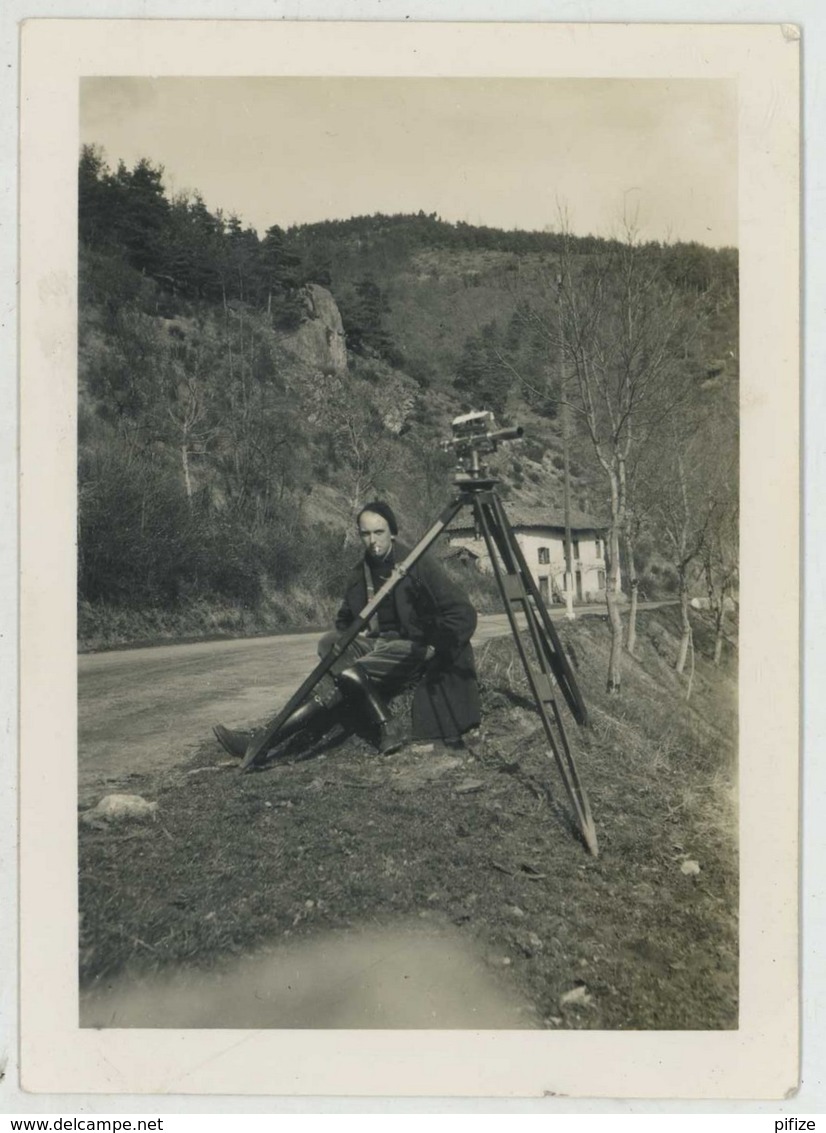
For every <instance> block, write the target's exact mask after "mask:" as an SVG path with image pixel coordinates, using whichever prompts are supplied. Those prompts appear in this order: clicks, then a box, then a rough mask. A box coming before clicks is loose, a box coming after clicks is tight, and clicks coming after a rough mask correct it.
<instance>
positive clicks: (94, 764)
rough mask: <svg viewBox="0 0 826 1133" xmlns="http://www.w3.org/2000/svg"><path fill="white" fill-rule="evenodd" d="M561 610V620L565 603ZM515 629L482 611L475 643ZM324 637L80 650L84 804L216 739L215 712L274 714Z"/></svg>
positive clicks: (231, 720)
mask: <svg viewBox="0 0 826 1133" xmlns="http://www.w3.org/2000/svg"><path fill="white" fill-rule="evenodd" d="M604 610H605V607H604V606H593V607H587V608H585V609H583V610H581V611H579V612H581V613H585V612H592V613H602V612H604ZM552 616H553V617H554V618H555V619H559V618H562V617H563V616H564V611H561V610H560V611H555V612H554V613H553V614H552ZM507 632H508V622H507V618H506V616H505V614H490V615H486V616H483V617H481V618H480V619H479V628H478V630H477V633H476V636H475V638H474V645H479V644H481V643H482V642H484V641H487V640H489V639H490V638H492V637H498V636H501V635H502V634H505V633H507ZM318 637H319V634H317V633H310V634H307V633H297V634H285V635H283V636H279V637H256V638H243V639H241V640H236V641H205V642H197V643H195V644H189V645H161V646H155V647H152V648H149V649H129V650H124V651H122V652H114V653H87V654H81V655H80V656H79V658H78V785H79V793H80V800H81V802H82V803H83V804H84V805H86V804H88V803H93V802H95V801H97V799H98V798H99V797H100V796H101V794H103V793H105V791H106V790H107V789H114V787H115V785H117V784H118V783H122V779H123V776H124V775H125V774H127V773H128V772H130V771H150V770H153V769H156V768H160V767H168V766H170V765H171V764H174V763H179V762H182V761H183V760H185V759H187V758H188V757H189V756H191V755H193V754H194V753H195V752H196V751H197V750H198V748H199V747H200V746H201V745H202V744H203V743H204V741H205V740H206V739H208V738H209V737H210V726H211V725H212V723H213V722H214V721H216V720H220V721H221V722H222V723H224V724H227V725H228V726H229V727H236V728H237V727H244V726H247V725H249V724H251V723H255V722H258V721H261V720H262V719H264V718H266V717H267V716H269V715H274V713H275V712H276V711H277V710H278V708H279V707H280V706H281V705H282V704H283V703H284V702H285V701H286V700H287V698H288V697H289V695H290V694H291V693H292V692H294V691H295V689H296V688H297V687H298V685H299V684H300V683H301V681H302V680H303V679H304V677H306V675H307V674H308V673H309V672H310V670H311V669H312V667H313V665H314V664H315V662H316V660H317V656H316V642H317V640H318Z"/></svg>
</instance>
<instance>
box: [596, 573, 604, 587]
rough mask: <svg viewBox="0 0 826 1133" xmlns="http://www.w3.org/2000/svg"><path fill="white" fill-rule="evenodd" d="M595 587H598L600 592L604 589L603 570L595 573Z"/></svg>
mask: <svg viewBox="0 0 826 1133" xmlns="http://www.w3.org/2000/svg"><path fill="white" fill-rule="evenodd" d="M597 586H598V587H599V589H600V590H604V589H605V571H604V570H598V571H597Z"/></svg>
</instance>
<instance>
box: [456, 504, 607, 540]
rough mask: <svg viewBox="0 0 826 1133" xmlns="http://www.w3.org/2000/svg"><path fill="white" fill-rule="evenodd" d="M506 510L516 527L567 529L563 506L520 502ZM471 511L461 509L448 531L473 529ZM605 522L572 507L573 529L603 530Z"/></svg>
mask: <svg viewBox="0 0 826 1133" xmlns="http://www.w3.org/2000/svg"><path fill="white" fill-rule="evenodd" d="M505 512H506V513H507V516H508V519H509V520H510V524H511V527H514V528H517V527H518V528H526V527H527V528H548V527H551V528H554V529H556V530H559V531H564V530H565V512H564V510H563V509H562V508H561V507H548V508H540V507H520V506H519V505H518V504H507V503H506V504H505ZM468 520H469V513H468V512H466V511H461V512H460V513H459V515H458V516H457V517H456V519H454V520H453V522H452V523H451V524H450V525H449V526H448V529H447V530H448V532H449V533H451V532H454V533H456V534H458V533H459V532H465V531H473V524H472V523H470V522H469V521H468ZM604 527H605V523H604V522H600V520H598V519H596V518H595V517H594V516H592V515H587V514H586V513H585V512H582V511H578V510H577V509H576V508H571V530H572V531H602V530H603V529H604Z"/></svg>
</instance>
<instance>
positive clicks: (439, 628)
mask: <svg viewBox="0 0 826 1133" xmlns="http://www.w3.org/2000/svg"><path fill="white" fill-rule="evenodd" d="M408 554H409V548H407V547H404V546H402V545H401V544H399V543H396V544H395V558H396V562H397V563H398V562H401V561H402V560H403V559H405V558H406V557H407V555H408ZM392 598H393V599H394V600H395V603H396V614H397V616H398V620H399V625H400V626H401V633H402V636H403V637H406V638H409V639H410V640H411V641H415V642H418V643H420V644H422V645H432V646H433V648H434V650H435V656H434V657H433V659H432V660H431V661H430V662H429V663H428V665H427V667H426V669H425V671H424V675H423V676H422V678H421V680H420V681H419V683H418V685H417V686H416V690H415V692H414V694H413V737H414V739H419V740H425V739H452V738H454V737H456V736H460V735H461V734H462V733H463V732H466V731H467V730H468V728H473V727H475V726H476V725H477V724H478V723H479V719H480V707H479V686H478V684H477V681H476V667H475V665H474V661H473V648H472V646H471V644H470V639H471V637H473V634H474V631H475V629H476V611H475V610H474V608H473V606H472V605H471V603H470V601H469V599H468V597H467V595H466V594H465V592H464V591H463V590H462V588H461V586H458V585H457V584H456V583H455V582H453V581H452V580H451V579H450V578H448V576H447V574H446V573H445V571H444V570H443V568H442V567H441V566H440V565H439V564H438V563H437V562H436V561H435V560H434V559H432V558H430V556H429V555H423V556H422V558H420V559H419V560H418V562H416V563H415V564H414V565H413V566H412V567H411V568H410V570H409V571H408V573H407V574H406V575H405V577H404V578H403V579H402V580H401V581H400V582H399V583H397V585H396V587H395V589H394V590H393V593H392ZM366 605H367V586H366V583H365V579H364V562H363V560H362V561H360V562H359V563H358V564H357V566H355V567H354V569H353V571H352V572H351V574H350V576H349V578H348V580H347V585H346V590H345V594H344V601H343V603H342V606H341V609H340V610H339V612H338V615H337V616H336V629H338V630H345V629H347V627H348V626H349V625H350V624H351V622H352V621H353V619H354V618H356V617H358V615H359V613H360V612H361V611H362V610H363V609H364V607H365V606H366Z"/></svg>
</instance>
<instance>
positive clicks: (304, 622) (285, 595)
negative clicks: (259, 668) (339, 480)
mask: <svg viewBox="0 0 826 1133" xmlns="http://www.w3.org/2000/svg"><path fill="white" fill-rule="evenodd" d="M446 569H447V571H448V573H449V574H450V575H451V576H452V577H453V578H455V579H456V581H457V582H459V583H460V584H461V585H462V586H463V588H464V589H465V590H466V592H467V594H468V596H469V598H470V600H471V602H472V603H473V605H474V607H475V609H477V610H478V611H479V613H480V614H490V613H499V611H500V610H501V599H500V597H499V594H498V592H497V590H496V584H495V582H494V579H493V577H492V576H487V575H482V574H480V573H479V572H478V571H472V572H471V571H470V570H468V569H467V568H465V567H463V566H456V565H454V564H450V563H448V564H447V566H446ZM339 604H340V599H339V598H336V597H331V596H330V595H329V594H325V593H320V592H319V591H318V590H317V589H314V588H313V587H310V586H293V587H290V588H289V589H287V590H275V589H267V590H266V591H265V593H264V595H263V596H262V598H261V599H260V600H259V601H257V602H255V603H247V602H228V601H226V600H222V599H219V598H215V597H210V596H208V595H203V596H200V597H198V598H193V599H190V600H189V601H178V602H176V603H175V604H174V605H171V606H160V605H156V606H148V605H139V606H130V605H124V604H121V605H115V604H112V603H106V602H95V603H91V602H80V603H79V605H78V628H77V637H78V650H79V652H81V653H89V652H93V651H96V650H104V649H123V648H127V647H129V646H139V645H158V644H163V643H171V642H176V641H201V640H203V641H208V640H217V639H220V638H233V637H254V636H256V635H260V634H268V633H272V634H275V633H291V632H301V631H303V630H320V629H328V628H329V627H330V626H331V625H332V622H333V618H334V617H335V613H336V610H337V609H338V607H339Z"/></svg>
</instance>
